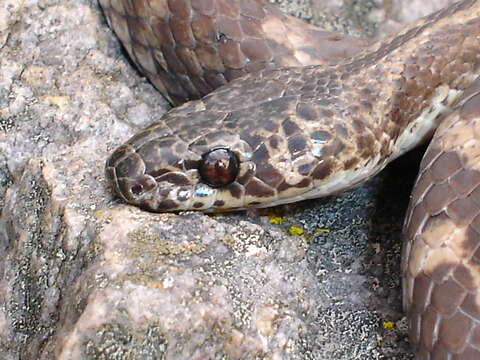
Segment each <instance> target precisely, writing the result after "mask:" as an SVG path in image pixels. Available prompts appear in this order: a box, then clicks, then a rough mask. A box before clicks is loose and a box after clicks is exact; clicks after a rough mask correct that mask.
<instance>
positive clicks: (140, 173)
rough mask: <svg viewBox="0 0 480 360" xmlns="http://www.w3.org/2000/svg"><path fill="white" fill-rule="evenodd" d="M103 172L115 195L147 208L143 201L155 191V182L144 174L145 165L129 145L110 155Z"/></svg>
mask: <svg viewBox="0 0 480 360" xmlns="http://www.w3.org/2000/svg"><path fill="white" fill-rule="evenodd" d="M105 172H106V175H107V178H108V180H109V181H110V183H111V185H112V188H113V189H114V191H115V193H116V194H117V195H118V196H119V197H121V198H122V199H123V200H124V201H126V202H128V203H131V204H135V205H138V206H142V207H147V208H148V207H149V206H145V200H147V199H148V198H151V196H152V194H153V193H155V192H156V191H157V182H156V181H155V179H154V178H153V177H152V176H150V175H148V174H146V173H145V163H144V162H143V160H142V158H141V157H140V156H139V155H138V154H137V153H136V152H135V150H134V148H133V147H132V146H131V145H128V144H126V145H122V146H120V147H119V148H117V149H116V150H115V151H114V152H113V153H112V155H111V156H110V158H109V159H108V160H107V163H106V166H105Z"/></svg>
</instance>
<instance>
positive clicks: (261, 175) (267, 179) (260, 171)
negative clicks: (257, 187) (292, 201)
mask: <svg viewBox="0 0 480 360" xmlns="http://www.w3.org/2000/svg"><path fill="white" fill-rule="evenodd" d="M255 176H256V177H257V178H258V179H260V180H261V181H263V182H264V183H265V184H268V185H270V186H272V187H276V186H277V185H278V184H279V183H280V182H281V181H283V175H282V174H281V173H280V172H279V171H278V170H277V169H276V168H275V167H273V166H272V165H271V164H265V165H262V166H260V167H258V168H257V171H256V173H255Z"/></svg>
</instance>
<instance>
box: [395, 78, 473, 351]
mask: <svg viewBox="0 0 480 360" xmlns="http://www.w3.org/2000/svg"><path fill="white" fill-rule="evenodd" d="M405 235H406V239H407V241H406V243H405V245H404V249H403V261H402V271H403V275H404V282H403V291H404V304H405V307H406V309H407V310H409V323H410V334H411V339H412V341H413V342H414V343H415V344H417V353H418V358H419V359H448V357H447V354H451V355H450V356H451V358H452V359H480V241H479V240H480V80H477V81H476V82H475V83H474V84H473V85H472V86H471V87H470V88H469V91H468V92H467V93H465V94H464V96H463V102H462V103H461V106H459V108H458V109H457V111H455V112H454V113H453V114H451V115H450V116H449V117H448V118H446V119H445V121H443V122H442V124H441V126H440V127H439V129H438V130H437V131H436V133H435V136H434V138H433V140H432V142H431V143H430V145H429V148H428V150H427V152H426V153H425V156H424V158H423V161H422V164H421V166H420V172H419V176H418V178H417V182H416V186H415V189H414V191H413V194H412V200H411V202H410V207H409V210H408V214H407V218H406V222H405Z"/></svg>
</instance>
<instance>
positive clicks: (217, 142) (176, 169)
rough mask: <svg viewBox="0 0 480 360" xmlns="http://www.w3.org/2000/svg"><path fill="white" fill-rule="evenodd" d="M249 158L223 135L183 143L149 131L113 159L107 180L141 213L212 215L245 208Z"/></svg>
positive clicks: (251, 169) (163, 132)
mask: <svg viewBox="0 0 480 360" xmlns="http://www.w3.org/2000/svg"><path fill="white" fill-rule="evenodd" d="M159 134H160V136H156V135H159ZM251 157H252V153H251V150H250V147H249V145H248V144H247V143H246V142H244V141H242V140H241V139H240V138H239V137H238V135H235V134H231V133H229V132H227V131H224V130H218V131H213V132H210V133H209V134H206V135H204V136H201V137H199V138H198V139H197V140H196V141H193V142H189V143H187V142H185V141H182V140H181V139H179V138H178V137H176V136H175V135H172V134H171V132H169V131H166V129H165V128H164V127H161V126H152V127H150V128H149V129H147V130H145V131H143V132H142V133H141V134H137V135H136V136H134V137H133V138H132V139H130V140H129V141H128V142H127V143H126V144H124V145H122V146H120V147H118V148H117V149H116V150H115V151H114V152H113V153H112V155H111V156H110V158H109V159H108V160H107V164H106V174H107V178H108V179H109V181H110V183H111V184H112V187H113V189H114V191H115V192H116V193H117V195H118V196H119V197H120V198H122V199H123V200H124V201H126V202H128V203H130V204H133V205H136V206H139V207H141V208H143V209H145V210H148V211H153V212H164V211H181V210H202V211H207V212H208V211H210V212H211V211H216V210H224V209H225V208H228V209H236V208H243V207H244V203H243V201H244V196H243V195H244V189H243V184H244V183H245V181H247V180H248V179H249V178H250V177H251V176H252V174H253V173H254V170H255V164H254V163H253V162H252V161H251Z"/></svg>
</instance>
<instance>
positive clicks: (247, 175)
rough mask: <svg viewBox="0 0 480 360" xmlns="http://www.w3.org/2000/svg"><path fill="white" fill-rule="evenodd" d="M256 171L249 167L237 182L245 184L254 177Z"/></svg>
mask: <svg viewBox="0 0 480 360" xmlns="http://www.w3.org/2000/svg"><path fill="white" fill-rule="evenodd" d="M253 173H254V170H253V169H248V170H247V171H246V172H245V174H243V175H242V176H239V177H238V178H237V182H238V183H239V184H242V185H245V184H246V183H247V182H249V181H250V179H251V178H252V175H253Z"/></svg>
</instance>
